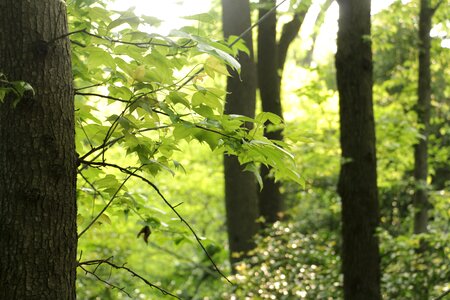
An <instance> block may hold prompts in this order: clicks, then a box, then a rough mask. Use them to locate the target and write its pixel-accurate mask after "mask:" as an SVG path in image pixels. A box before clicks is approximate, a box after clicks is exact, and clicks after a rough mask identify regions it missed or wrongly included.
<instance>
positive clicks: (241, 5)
mask: <svg viewBox="0 0 450 300" xmlns="http://www.w3.org/2000/svg"><path fill="white" fill-rule="evenodd" d="M222 8H223V15H222V18H223V31H224V35H225V37H228V36H230V35H240V34H241V33H242V32H244V31H245V29H247V28H249V27H250V24H251V22H250V6H249V1H248V0H222ZM244 40H245V43H246V45H247V47H248V48H249V50H250V53H251V54H250V56H248V55H246V54H245V53H243V52H240V53H239V56H238V60H239V62H240V64H241V74H240V75H238V74H236V72H234V71H232V72H231V74H232V77H229V78H228V80H227V92H228V94H227V97H226V105H225V112H226V113H228V114H241V115H245V116H249V117H253V116H254V114H255V101H256V95H255V93H256V68H255V64H254V61H253V43H252V35H251V33H250V34H248V35H247V36H246V37H245V38H244ZM224 172H225V204H226V212H227V227H228V241H229V248H230V249H229V250H230V262H231V264H232V265H233V264H234V263H235V262H238V261H240V260H242V258H244V257H245V256H246V255H247V252H248V251H249V250H251V249H253V248H254V247H255V244H254V241H253V236H254V235H255V234H256V233H257V231H258V229H259V226H258V223H257V222H256V219H257V218H258V216H259V210H258V194H257V186H256V180H255V177H254V175H253V174H252V173H250V172H244V171H243V168H242V166H240V164H239V162H238V160H237V158H236V157H231V156H225V157H224ZM233 253H239V254H240V256H239V257H238V256H236V255H234V254H233Z"/></svg>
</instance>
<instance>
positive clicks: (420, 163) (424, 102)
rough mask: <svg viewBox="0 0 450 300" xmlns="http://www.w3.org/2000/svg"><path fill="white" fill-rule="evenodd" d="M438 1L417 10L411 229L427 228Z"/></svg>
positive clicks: (422, 2)
mask: <svg viewBox="0 0 450 300" xmlns="http://www.w3.org/2000/svg"><path fill="white" fill-rule="evenodd" d="M441 3H442V1H441V2H439V4H438V5H437V6H436V7H431V3H430V1H429V0H420V12H419V72H418V78H419V80H418V85H417V106H416V113H417V119H418V122H417V123H418V127H419V133H420V138H419V141H418V142H417V144H416V145H414V179H415V192H414V209H415V212H414V233H424V232H427V226H428V209H429V201H428V139H429V135H430V112H431V69H430V62H431V55H430V51H431V37H430V31H431V25H432V17H433V14H434V12H435V11H436V9H437V8H438V6H439V5H440V4H441Z"/></svg>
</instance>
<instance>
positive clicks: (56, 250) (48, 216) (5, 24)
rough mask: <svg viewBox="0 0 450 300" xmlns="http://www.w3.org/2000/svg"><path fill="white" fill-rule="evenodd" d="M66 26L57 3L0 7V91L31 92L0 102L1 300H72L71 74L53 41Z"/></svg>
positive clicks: (62, 47)
mask: <svg viewBox="0 0 450 300" xmlns="http://www.w3.org/2000/svg"><path fill="white" fill-rule="evenodd" d="M66 24H67V21H66V8H65V4H64V2H62V1H53V0H44V1H22V0H20V1H2V2H1V3H0V72H1V73H2V75H1V76H2V78H1V79H2V83H3V87H5V86H6V87H7V86H8V85H9V84H8V82H10V85H13V89H15V90H18V89H19V87H18V86H17V84H19V83H17V81H24V82H26V83H28V84H30V85H31V86H32V87H33V89H34V92H35V95H34V94H33V92H32V91H31V90H28V91H26V92H25V93H19V94H16V95H14V93H10V94H9V95H8V96H7V98H6V99H5V100H4V102H3V103H1V102H0V141H1V142H0V244H1V245H2V246H1V247H0V298H1V299H75V277H76V276H75V274H76V273H75V271H76V255H77V252H76V249H77V232H76V211H77V209H76V200H75V191H76V183H75V182H76V158H75V140H74V132H75V131H74V103H73V87H72V73H71V71H72V70H71V61H70V45H69V43H68V38H57V37H60V36H62V35H64V34H66V33H67V25H66ZM14 82H16V83H14ZM14 85H16V87H14ZM19 86H20V84H19Z"/></svg>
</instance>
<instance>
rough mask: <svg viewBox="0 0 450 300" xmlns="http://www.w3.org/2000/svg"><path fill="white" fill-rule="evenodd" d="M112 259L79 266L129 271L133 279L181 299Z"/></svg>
mask: <svg viewBox="0 0 450 300" xmlns="http://www.w3.org/2000/svg"><path fill="white" fill-rule="evenodd" d="M110 259H111V258H107V259H94V260H88V261H83V262H79V263H78V266H79V267H80V268H82V266H83V265H84V266H92V265H97V267H96V268H98V267H99V266H100V265H102V264H106V265H109V266H111V267H113V268H114V269H118V270H125V271H127V272H128V273H130V274H131V275H132V276H133V277H137V278H139V279H140V280H142V281H143V282H144V283H145V284H146V285H148V286H149V287H151V288H155V289H157V290H158V291H160V292H161V293H162V294H163V295H166V296H171V297H173V298H175V299H181V298H180V297H178V296H176V295H174V294H172V293H171V292H169V291H167V290H165V289H163V288H161V287H159V286H157V285H155V284H153V283H151V282H150V281H148V280H147V279H145V278H144V277H142V276H141V275H139V274H138V273H136V272H135V271H133V270H132V269H130V268H128V267H125V264H124V265H122V266H119V265H116V264H115V263H112V262H111V261H110Z"/></svg>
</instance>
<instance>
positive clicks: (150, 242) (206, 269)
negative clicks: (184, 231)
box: [148, 241, 217, 276]
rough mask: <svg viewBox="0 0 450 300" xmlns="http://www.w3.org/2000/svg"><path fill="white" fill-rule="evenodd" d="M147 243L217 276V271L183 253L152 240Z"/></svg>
mask: <svg viewBox="0 0 450 300" xmlns="http://www.w3.org/2000/svg"><path fill="white" fill-rule="evenodd" d="M148 244H149V245H150V246H152V247H154V248H156V249H158V250H161V251H163V252H166V253H167V254H169V255H172V256H173V257H176V258H178V259H179V260H184V261H186V262H188V263H189V264H190V265H192V266H194V267H196V268H198V269H202V270H203V271H204V272H205V273H208V274H209V275H212V276H217V273H215V272H214V271H211V269H210V268H208V267H205V266H204V265H202V264H200V263H197V262H196V261H194V260H193V259H190V258H188V257H185V256H183V255H180V254H178V253H176V252H174V251H171V250H169V249H167V248H164V247H161V246H160V245H158V244H156V243H154V242H152V241H149V242H148Z"/></svg>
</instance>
